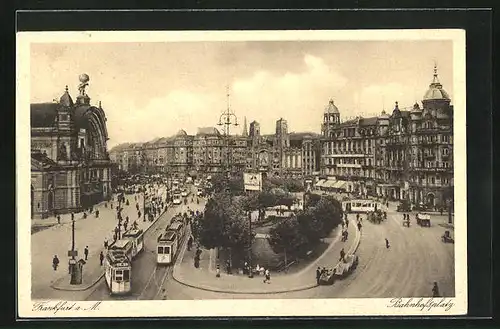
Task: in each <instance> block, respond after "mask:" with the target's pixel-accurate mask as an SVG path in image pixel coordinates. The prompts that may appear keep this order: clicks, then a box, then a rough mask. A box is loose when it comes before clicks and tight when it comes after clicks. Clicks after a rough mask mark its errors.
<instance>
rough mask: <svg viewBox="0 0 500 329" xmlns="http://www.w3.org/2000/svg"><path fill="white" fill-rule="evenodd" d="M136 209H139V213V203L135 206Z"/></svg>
mask: <svg viewBox="0 0 500 329" xmlns="http://www.w3.org/2000/svg"><path fill="white" fill-rule="evenodd" d="M135 208H136V209H137V211H139V204H138V203H136V204H135Z"/></svg>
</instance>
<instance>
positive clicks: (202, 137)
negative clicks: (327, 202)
mask: <svg viewBox="0 0 500 329" xmlns="http://www.w3.org/2000/svg"><path fill="white" fill-rule="evenodd" d="M276 129H277V130H276V133H275V134H273V135H261V134H260V125H259V123H257V122H256V121H254V122H252V123H251V124H250V129H249V132H248V129H247V125H246V120H245V124H244V127H243V134H242V135H230V136H225V135H223V134H221V133H220V132H219V131H218V130H217V129H216V128H213V127H203V128H199V129H198V131H197V133H196V135H194V136H191V135H188V134H187V133H186V132H185V131H184V130H181V131H179V133H177V134H176V135H175V136H172V137H167V138H159V139H155V140H152V141H150V142H147V143H142V144H140V143H138V144H128V145H125V146H123V145H118V146H116V147H115V148H113V149H112V150H111V151H110V152H111V153H112V154H113V156H112V157H113V159H120V161H121V163H127V165H128V168H129V170H130V171H131V172H133V170H132V169H134V168H137V169H139V170H140V168H141V161H140V159H143V162H144V163H145V164H146V165H145V166H144V168H143V171H148V172H152V171H155V172H164V173H169V174H172V175H174V176H184V175H188V174H189V175H198V174H201V175H210V174H213V173H220V172H224V171H226V170H228V168H229V170H230V171H231V172H233V173H236V172H241V171H244V170H246V171H259V172H263V173H265V174H266V175H272V176H276V177H290V178H303V177H305V176H312V175H314V174H315V173H317V172H318V171H319V156H320V151H319V135H317V134H314V133H289V132H288V125H287V122H286V121H285V120H283V119H280V120H278V121H277V122H276ZM115 153H116V154H115ZM118 153H119V154H118ZM125 157H128V158H127V160H125V159H124V158H125ZM122 167H123V168H125V166H123V165H122ZM134 172H135V171H134Z"/></svg>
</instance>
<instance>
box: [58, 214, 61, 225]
mask: <svg viewBox="0 0 500 329" xmlns="http://www.w3.org/2000/svg"><path fill="white" fill-rule="evenodd" d="M57 224H61V215H57Z"/></svg>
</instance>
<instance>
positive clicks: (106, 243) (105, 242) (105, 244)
mask: <svg viewBox="0 0 500 329" xmlns="http://www.w3.org/2000/svg"><path fill="white" fill-rule="evenodd" d="M104 249H108V238H104Z"/></svg>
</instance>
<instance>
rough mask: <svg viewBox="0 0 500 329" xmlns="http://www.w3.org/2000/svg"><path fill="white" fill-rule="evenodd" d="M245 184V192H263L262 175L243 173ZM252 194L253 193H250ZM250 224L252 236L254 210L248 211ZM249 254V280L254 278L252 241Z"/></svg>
mask: <svg viewBox="0 0 500 329" xmlns="http://www.w3.org/2000/svg"><path fill="white" fill-rule="evenodd" d="M243 184H244V186H245V191H246V192H247V191H261V190H262V174H261V173H257V174H255V173H243ZM250 193H252V192H250ZM248 223H249V234H250V235H252V210H251V209H249V210H248ZM248 253H249V257H248V260H249V262H248V263H249V264H248V265H249V266H248V267H249V274H248V277H249V278H253V272H252V271H253V270H252V268H253V265H252V242H251V240H250V247H249V248H248Z"/></svg>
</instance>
